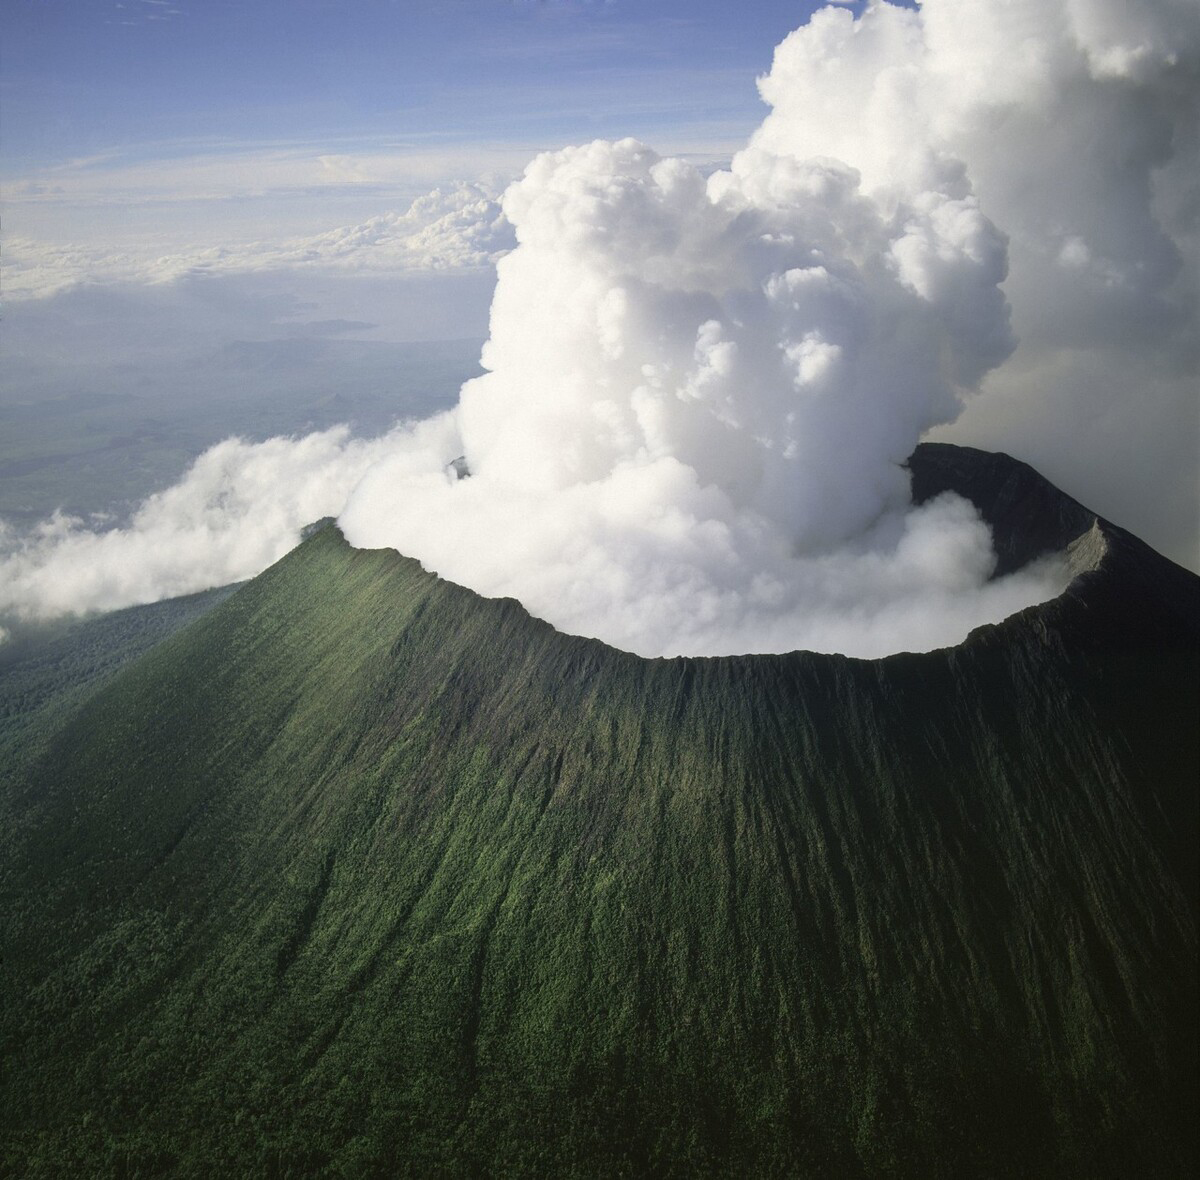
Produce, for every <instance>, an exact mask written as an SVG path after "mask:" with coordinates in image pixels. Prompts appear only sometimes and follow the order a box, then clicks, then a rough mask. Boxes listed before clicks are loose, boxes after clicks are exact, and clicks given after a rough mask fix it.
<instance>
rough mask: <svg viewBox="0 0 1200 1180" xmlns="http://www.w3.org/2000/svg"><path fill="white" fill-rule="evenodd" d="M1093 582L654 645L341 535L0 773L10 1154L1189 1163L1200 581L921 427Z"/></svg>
mask: <svg viewBox="0 0 1200 1180" xmlns="http://www.w3.org/2000/svg"><path fill="white" fill-rule="evenodd" d="M912 466H913V474H914V492H915V494H916V495H917V496H918V498H927V497H928V496H930V495H933V494H935V493H936V492H937V491H940V490H942V489H943V488H945V487H953V488H956V489H957V490H960V491H962V492H963V493H964V494H966V495H968V496H969V497H970V498H971V499H973V500H974V501H975V502H976V504H977V505H978V506H979V507H980V508H981V510H982V511H983V512H984V514H985V516H987V517H988V518H989V520H990V521H991V522H992V523H993V525H994V526H995V528H996V533H997V542H998V548H999V551H1000V554H1001V562H1002V565H1004V566H1011V565H1013V564H1018V563H1019V562H1020V561H1023V560H1025V559H1026V558H1028V557H1030V556H1032V555H1034V554H1035V553H1037V552H1041V551H1045V550H1047V549H1064V548H1066V547H1067V545H1068V544H1069V543H1071V542H1077V544H1076V547H1075V550H1074V561H1075V563H1076V568H1077V569H1078V570H1079V576H1078V577H1077V578H1076V580H1075V581H1074V582H1073V583H1072V585H1071V587H1070V589H1069V590H1068V591H1067V592H1066V594H1064V595H1063V596H1062V597H1061V598H1059V599H1056V600H1054V601H1053V602H1050V603H1046V604H1043V605H1041V606H1038V607H1034V608H1031V609H1029V610H1027V611H1024V612H1022V613H1021V614H1020V615H1017V616H1014V617H1013V618H1011V619H1009V620H1006V621H1005V622H1004V623H1002V624H1000V625H998V626H994V627H985V628H982V629H980V630H979V631H977V632H975V633H973V634H972V636H971V637H970V638H969V639H968V640H967V641H966V642H964V643H963V644H961V645H959V646H958V647H955V648H950V649H946V650H943V651H937V652H929V653H925V654H921V655H899V656H893V657H889V658H887V659H884V660H877V661H860V660H851V659H846V658H843V657H839V656H828V655H814V654H811V653H805V652H798V653H793V654H790V655H779V656H752V657H751V656H747V657H730V658H712V659H676V660H643V659H639V658H637V657H634V656H631V655H627V654H624V653H621V652H618V651H614V650H613V649H611V648H608V647H606V646H605V645H603V644H601V643H599V642H597V641H594V640H587V639H579V638H574V637H571V636H565V635H562V634H559V633H558V632H556V631H554V630H553V629H552V628H551V627H550V626H548V625H547V624H544V623H541V622H539V621H537V620H535V619H531V618H530V617H529V615H528V614H527V613H526V612H525V611H524V610H523V608H522V607H520V605H519V604H517V603H515V602H513V601H492V600H485V599H481V598H480V597H478V596H477V595H475V594H473V593H471V592H470V591H467V590H464V589H462V588H460V587H457V586H455V585H452V584H450V583H447V582H444V581H441V580H439V579H437V578H435V577H433V576H432V575H429V574H427V573H425V572H424V571H422V570H421V568H420V567H419V566H418V565H417V564H416V563H415V562H413V561H411V560H408V559H406V558H404V557H401V556H399V555H397V554H395V553H392V552H389V551H359V550H354V549H351V548H350V547H349V546H348V545H347V544H346V543H345V542H344V540H343V539H342V538H341V536H340V534H339V533H338V532H337V531H336V529H332V528H330V529H326V530H324V531H322V532H319V533H317V534H316V535H314V536H313V537H311V538H310V539H309V540H308V541H306V542H305V543H304V544H303V545H301V546H300V547H299V548H298V549H296V550H295V551H293V553H291V554H290V555H289V556H288V557H286V558H285V559H284V560H283V561H281V562H280V563H278V564H277V565H276V566H274V567H272V568H271V569H270V570H268V571H266V572H265V573H264V574H262V575H261V576H260V577H258V578H256V579H255V580H254V581H252V582H251V583H249V584H247V585H246V586H245V587H244V588H242V589H241V590H240V591H238V592H237V593H236V594H234V595H233V596H232V597H230V598H229V599H227V600H226V601H224V602H223V603H222V604H221V605H219V606H217V607H215V608H214V609H213V610H211V611H210V612H209V613H208V614H206V615H205V616H204V617H202V618H201V619H199V620H198V621H197V622H195V623H193V624H191V625H190V626H188V627H187V628H185V629H184V630H182V631H179V632H178V633H176V634H175V635H173V636H172V637H171V638H169V639H167V640H166V641H165V642H163V643H161V644H160V645H158V646H157V647H155V648H154V649H153V650H152V651H151V652H150V653H149V654H148V655H146V656H145V657H143V658H142V659H141V660H140V661H138V662H137V663H136V664H134V665H133V666H131V667H129V668H127V669H126V670H124V671H123V672H121V673H120V674H119V675H118V676H117V677H116V678H115V679H114V680H113V681H112V682H111V683H110V684H109V685H108V686H107V687H106V688H104V689H103V690H101V691H100V692H99V693H98V694H96V695H95V696H94V697H92V699H90V701H88V702H87V703H86V704H85V705H83V706H82V707H81V708H79V709H78V710H77V711H76V712H75V713H74V714H73V715H71V716H70V717H69V718H68V719H67V720H66V721H65V723H64V724H63V728H62V729H61V730H60V731H58V733H57V735H56V736H55V738H54V740H53V741H51V742H50V743H49V745H48V747H47V750H46V751H45V752H44V753H43V754H41V755H40V756H39V758H38V759H37V760H36V762H35V765H34V766H33V768H32V769H31V770H29V771H27V772H22V773H20V774H16V773H13V774H10V776H9V780H8V782H7V784H6V789H5V796H4V811H5V816H4V819H5V835H4V846H3V848H2V849H0V852H2V854H3V858H2V859H3V864H4V870H3V871H4V878H3V887H4V899H5V900H4V912H5V935H4V945H3V970H4V976H3V979H4V990H3V996H2V999H3V1004H2V1010H3V1016H2V1018H0V1019H2V1020H3V1025H2V1033H3V1045H4V1079H5V1081H4V1092H3V1094H2V1095H0V1109H2V1110H3V1112H4V1113H3V1115H2V1116H0V1117H2V1118H3V1121H4V1144H5V1146H4V1156H3V1160H4V1164H5V1165H6V1166H7V1168H8V1169H9V1170H10V1171H12V1172H13V1173H14V1174H22V1175H47V1176H49V1175H54V1176H59V1175H64V1174H71V1173H75V1174H89V1175H91V1174H104V1173H105V1172H110V1173H114V1174H124V1175H150V1174H158V1173H175V1174H179V1175H196V1176H200V1175H205V1176H209V1175H234V1174H243V1173H244V1174H256V1175H261V1174H268V1175H270V1174H274V1175H308V1174H325V1175H347V1176H357V1175H408V1174H412V1175H430V1174H503V1175H509V1174H512V1175H516V1174H526V1175H528V1174H540V1175H553V1176H563V1175H589V1176H590V1175H595V1176H614V1175H645V1174H668V1175H685V1174H686V1175H691V1174H697V1173H699V1174H710V1173H711V1174H728V1175H744V1174H747V1173H749V1174H758V1175H784V1174H787V1175H814V1176H835V1175H836V1176H854V1175H871V1176H875V1175H897V1174H899V1175H913V1176H947V1177H949V1176H954V1177H960V1176H973V1175H1046V1176H1051V1175H1053V1176H1064V1175H1066V1176H1096V1175H1110V1174H1111V1175H1134V1174H1144V1175H1179V1174H1184V1173H1185V1172H1186V1171H1187V1170H1188V1168H1189V1166H1190V1164H1191V1163H1193V1162H1194V1159H1195V1153H1196V1140H1195V1131H1194V1129H1193V1125H1192V1116H1193V1115H1194V1113H1195V1109H1196V1100H1197V1087H1196V1048H1197V1040H1196V1018H1195V1000H1196V941H1195V925H1196V842H1195V832H1196V818H1197V807H1196V783H1197V779H1198V777H1200V776H1198V769H1200V758H1198V755H1197V743H1196V731H1195V718H1196V716H1197V705H1198V702H1197V674H1196V669H1197V652H1198V650H1200V639H1198V633H1197V620H1198V619H1200V611H1198V610H1197V607H1198V605H1200V598H1198V592H1197V586H1198V584H1200V583H1198V580H1197V579H1196V578H1195V577H1194V576H1192V575H1190V574H1187V573H1185V572H1184V571H1182V570H1180V569H1178V567H1175V566H1173V565H1171V563H1169V562H1167V561H1166V560H1165V559H1163V558H1161V557H1159V556H1158V555H1156V554H1154V553H1153V552H1152V551H1151V550H1149V549H1147V548H1146V547H1145V546H1143V545H1141V543H1140V542H1138V541H1136V540H1135V539H1134V538H1132V537H1130V536H1129V535H1128V534H1125V533H1123V532H1122V531H1121V530H1119V529H1116V528H1114V527H1113V526H1111V525H1108V524H1106V523H1105V522H1096V521H1095V519H1094V517H1093V516H1092V515H1091V514H1090V513H1087V512H1086V511H1085V510H1084V509H1082V508H1081V507H1080V506H1079V505H1077V504H1075V503H1074V501H1071V500H1069V499H1068V498H1067V497H1065V496H1063V495H1062V494H1061V493H1059V492H1057V491H1056V490H1055V489H1053V488H1051V487H1050V485H1048V484H1046V483H1045V481H1043V480H1041V478H1040V477H1038V476H1037V475H1036V474H1035V473H1033V472H1031V471H1030V470H1029V469H1028V468H1025V467H1023V466H1022V465H1020V464H1018V463H1015V462H1014V461H1012V460H1010V459H1007V458H1006V457H1004V456H989V455H984V454H981V453H979V452H972V451H967V450H963V449H957V448H950V447H925V448H921V449H920V450H919V451H918V453H917V455H916V456H914V459H913V461H912Z"/></svg>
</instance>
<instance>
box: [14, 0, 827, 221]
mask: <svg viewBox="0 0 1200 1180" xmlns="http://www.w3.org/2000/svg"><path fill="white" fill-rule="evenodd" d="M814 7H817V5H816V4H814V3H812V2H811V0H763V2H760V3H753V4H750V5H747V6H740V5H739V6H735V5H731V4H729V3H721V2H718V0H692V2H690V3H688V2H683V0H593V2H585V0H542V2H535V0H437V2H433V0H400V2H397V0H341V2H334V0H203V2H198V0H8V2H7V4H6V6H5V9H6V12H5V37H4V47H3V51H2V53H3V56H2V58H0V85H2V86H3V97H4V111H5V114H4V133H3V173H4V179H5V182H6V189H7V191H8V195H9V201H8V202H6V204H8V205H9V208H8V209H7V210H6V213H7V214H8V216H7V225H8V228H9V230H10V232H16V233H18V234H28V235H32V236H46V237H52V238H56V239H59V240H76V239H77V238H78V237H79V234H80V232H82V231H84V230H87V231H89V233H90V234H91V235H104V234H105V233H109V234H111V235H112V236H113V237H114V238H118V237H120V236H121V234H122V233H129V232H131V231H130V227H129V225H128V219H127V216H126V215H124V214H121V213H120V212H118V211H116V210H114V209H113V208H112V206H114V205H119V206H122V207H123V208H124V209H126V210H127V209H128V208H129V207H130V206H135V205H143V206H145V210H144V211H145V214H146V216H145V220H144V221H143V222H140V223H139V224H140V225H142V226H143V227H144V228H145V231H146V232H160V233H163V232H168V231H169V226H170V224H171V223H172V222H178V221H179V220H180V214H181V212H182V210H181V208H180V205H181V203H182V204H188V203H193V204H194V203H196V202H201V201H221V202H224V203H225V204H226V205H227V206H230V207H228V208H226V209H224V210H222V211H221V214H220V216H221V218H222V219H223V220H225V221H228V222H229V224H230V225H231V226H233V225H236V224H239V219H240V223H242V224H243V228H244V230H245V231H246V232H249V231H251V230H252V229H253V228H254V223H255V222H256V221H257V220H258V219H259V217H260V216H261V215H262V213H263V211H264V210H265V208H266V207H267V204H268V203H269V204H270V206H271V213H270V216H272V217H277V218H279V219H280V220H281V221H284V222H288V223H291V222H292V221H294V222H295V225H296V228H300V226H301V223H303V228H305V229H315V228H316V227H317V226H319V225H321V224H332V223H336V222H337V221H338V220H345V219H346V218H354V217H360V216H367V215H369V214H370V212H371V211H372V210H377V209H378V208H382V207H386V206H388V205H389V204H395V203H396V202H397V201H400V200H402V199H404V198H406V197H407V198H411V197H412V196H415V195H416V194H417V193H419V192H421V191H425V190H426V189H428V188H429V187H431V184H432V183H440V182H444V181H445V180H448V179H453V178H467V179H470V178H474V176H476V175H488V174H495V175H497V176H501V177H503V176H505V175H509V174H511V173H512V172H514V171H519V168H520V166H521V163H522V162H523V161H524V160H525V159H528V158H529V156H530V155H532V154H533V153H534V152H535V151H536V150H539V149H541V148H546V147H557V146H561V145H563V144H565V143H569V142H578V141H580V140H586V139H590V138H595V137H610V138H615V137H620V136H623V135H636V136H638V137H640V138H643V139H645V140H647V141H648V142H651V143H652V144H654V145H655V146H658V147H660V148H662V149H663V150H666V151H672V152H684V153H686V152H692V153H694V154H697V155H711V156H720V155H721V154H723V153H725V152H727V151H728V150H730V149H731V148H732V147H735V146H736V145H737V144H739V143H740V142H742V141H743V140H744V138H745V136H746V134H747V133H748V131H749V130H751V129H752V128H753V127H754V126H755V125H756V124H757V123H758V122H759V120H760V119H761V117H762V114H763V108H762V105H761V103H760V101H759V99H758V96H757V93H756V90H755V85H754V80H755V77H756V76H757V75H758V74H761V73H763V72H765V70H766V69H767V68H768V67H769V65H770V61H771V52H772V49H773V47H774V46H775V44H776V43H777V42H778V41H779V40H780V39H781V38H782V37H783V36H784V35H785V34H786V33H787V32H788V31H789V30H790V29H792V28H794V27H796V26H797V25H799V24H801V23H803V22H804V21H805V20H806V19H807V16H808V14H809V13H810V12H811V11H812V9H813V8H814ZM368 160H369V161H370V163H366V162H364V161H368ZM315 161H321V162H320V164H317V163H315ZM406 161H407V166H406ZM305 195H307V196H310V197H312V198H313V199H312V200H311V201H309V202H307V204H306V203H305V202H303V201H302V200H301V198H302V197H303V196H305ZM372 200H374V202H375V203H374V204H372ZM238 202H241V203H242V207H240V208H234V207H232V205H231V203H233V204H236V203H238ZM246 202H249V203H251V204H254V205H256V206H257V210H254V209H250V208H247V207H245V203H246ZM166 205H169V206H170V207H171V209H170V213H168V212H167V211H165V210H164V209H163V208H157V209H156V208H154V207H155V206H166ZM83 210H87V211H88V216H87V217H86V218H83V217H81V216H80V213H81V211H83ZM72 211H74V212H72ZM193 212H194V210H193ZM216 215H217V213H216V211H215V210H213V209H208V210H206V211H205V220H206V221H207V220H208V219H209V218H211V217H213V216H216Z"/></svg>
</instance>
